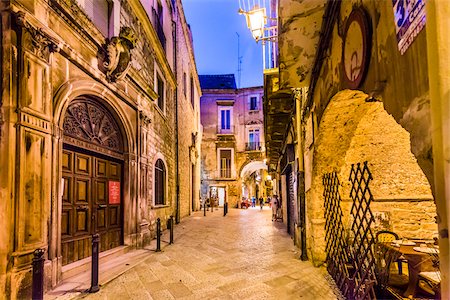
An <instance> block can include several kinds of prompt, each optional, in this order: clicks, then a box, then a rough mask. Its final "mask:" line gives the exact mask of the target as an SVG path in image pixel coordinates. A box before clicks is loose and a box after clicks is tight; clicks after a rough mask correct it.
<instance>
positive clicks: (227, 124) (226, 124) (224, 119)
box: [220, 109, 231, 129]
mask: <svg viewBox="0 0 450 300" xmlns="http://www.w3.org/2000/svg"><path fill="white" fill-rule="evenodd" d="M230 128H231V110H230V109H222V110H221V111H220V129H230Z"/></svg>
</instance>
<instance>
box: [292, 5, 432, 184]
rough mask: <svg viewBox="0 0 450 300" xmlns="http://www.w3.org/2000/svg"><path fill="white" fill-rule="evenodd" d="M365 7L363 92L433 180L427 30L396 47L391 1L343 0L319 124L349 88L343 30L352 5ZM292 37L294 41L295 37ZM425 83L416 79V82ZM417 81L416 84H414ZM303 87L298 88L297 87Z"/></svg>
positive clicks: (318, 107) (321, 90) (326, 66)
mask: <svg viewBox="0 0 450 300" xmlns="http://www.w3.org/2000/svg"><path fill="white" fill-rule="evenodd" d="M354 5H356V6H359V5H362V7H363V8H364V9H365V10H366V12H367V14H368V15H369V18H370V19H369V23H370V24H371V27H372V35H371V41H372V48H371V51H370V63H369V67H368V72H367V75H366V77H365V80H364V81H363V82H362V84H361V87H360V90H362V91H364V92H365V93H367V94H368V95H370V96H373V97H375V98H378V99H379V100H380V99H381V100H382V101H383V104H384V108H385V109H386V111H387V112H388V113H389V114H391V115H392V116H393V117H394V119H395V120H396V121H397V123H399V124H400V125H402V127H404V128H405V129H406V130H407V131H408V132H409V133H410V139H411V149H412V151H413V154H414V155H415V156H416V158H417V160H418V162H419V165H420V166H421V168H422V169H423V170H424V172H425V174H426V175H427V178H428V179H429V182H432V181H433V180H432V176H433V175H432V167H431V164H432V159H431V138H430V132H429V131H430V128H431V127H430V117H429V114H430V109H429V96H428V76H427V60H426V59H422V58H423V57H426V28H425V29H424V30H422V31H421V32H420V33H419V34H418V36H417V37H416V39H415V41H414V42H413V43H412V45H411V46H410V48H409V49H408V50H407V51H406V53H405V54H404V55H401V54H400V52H399V50H398V47H397V38H396V34H395V26H394V14H393V9H392V4H391V2H389V1H372V0H367V1H362V3H361V2H360V1H343V2H342V5H341V13H340V19H339V26H336V24H335V26H334V30H333V35H332V41H331V46H330V49H328V52H327V54H328V55H327V56H326V57H325V59H324V63H323V66H322V70H321V74H320V76H319V79H318V83H317V85H316V89H315V91H314V96H313V97H314V104H315V111H316V114H317V116H318V120H319V121H320V119H321V116H322V114H323V111H324V110H325V108H326V106H327V103H328V101H329V99H331V97H332V96H333V95H334V94H336V93H337V92H338V91H339V90H343V89H345V88H347V86H346V83H345V81H344V80H343V78H344V77H343V73H342V72H343V68H342V43H343V40H342V34H343V33H342V32H340V31H339V29H341V30H342V29H343V28H345V21H346V18H348V16H349V14H350V12H351V11H352V8H353V6H354ZM292 36H294V37H295V35H294V34H293V35H292ZM418 78H419V79H420V80H417V79H418ZM412 82H414V84H410V83H412ZM298 85H299V84H298Z"/></svg>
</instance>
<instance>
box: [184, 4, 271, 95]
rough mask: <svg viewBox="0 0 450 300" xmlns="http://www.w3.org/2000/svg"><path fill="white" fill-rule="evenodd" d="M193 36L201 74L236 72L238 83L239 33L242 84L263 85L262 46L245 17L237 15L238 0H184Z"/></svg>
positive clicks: (185, 11)
mask: <svg viewBox="0 0 450 300" xmlns="http://www.w3.org/2000/svg"><path fill="white" fill-rule="evenodd" d="M182 2H183V7H184V13H185V15H186V19H187V22H188V23H189V24H190V25H191V30H192V35H193V39H194V51H195V60H196V62H197V70H198V73H199V74H200V75H205V74H231V73H234V74H235V78H236V84H237V85H239V82H238V72H237V70H238V38H237V35H236V32H237V33H239V35H240V38H239V39H240V56H242V65H241V69H242V71H241V84H240V86H239V87H250V86H262V84H263V76H262V74H263V66H262V60H263V58H262V46H261V44H256V42H255V40H254V39H253V38H252V36H251V33H250V31H249V29H248V28H247V25H246V22H245V17H244V16H243V15H239V14H238V12H237V11H238V9H239V1H238V0H182Z"/></svg>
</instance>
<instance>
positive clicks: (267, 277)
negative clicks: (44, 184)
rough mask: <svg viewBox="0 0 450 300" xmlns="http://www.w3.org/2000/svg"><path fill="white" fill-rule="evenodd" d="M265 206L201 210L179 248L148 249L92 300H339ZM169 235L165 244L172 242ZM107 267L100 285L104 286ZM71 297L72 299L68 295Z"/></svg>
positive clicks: (178, 239)
mask: <svg viewBox="0 0 450 300" xmlns="http://www.w3.org/2000/svg"><path fill="white" fill-rule="evenodd" d="M270 218H271V210H269V208H268V207H265V209H264V210H263V211H260V210H259V208H256V209H255V208H253V209H252V208H250V209H248V210H237V209H231V210H230V211H229V213H228V215H227V216H226V217H224V216H223V210H221V209H219V210H215V211H214V212H213V213H211V212H209V211H208V212H207V216H206V217H204V216H203V212H196V213H194V214H193V215H192V216H191V217H189V218H186V219H184V220H183V222H182V223H180V224H179V225H177V226H176V227H175V243H174V244H173V245H168V244H166V243H163V246H162V252H161V253H155V252H153V251H147V253H148V254H147V255H145V256H143V257H142V256H141V259H140V261H141V262H139V263H138V264H137V265H136V266H135V267H133V268H131V269H130V270H128V271H126V272H125V273H124V274H122V275H121V276H119V277H117V278H116V279H114V280H112V281H110V282H108V283H106V284H103V285H102V286H101V288H100V291H99V292H97V293H95V294H90V295H89V294H85V293H82V292H81V293H78V294H77V296H78V297H86V296H87V298H88V299H300V298H301V299H337V296H336V295H335V294H334V293H335V292H334V290H335V289H334V288H333V284H330V282H331V280H330V279H329V278H330V276H329V275H328V274H327V272H326V270H325V269H324V268H315V267H313V266H312V264H311V262H310V261H307V262H303V261H300V260H299V259H298V256H299V253H298V252H297V251H296V250H295V247H294V246H293V244H292V240H291V238H290V237H289V235H288V234H286V230H285V225H283V224H282V223H281V222H271V220H270ZM166 235H167V232H165V235H164V237H163V238H162V240H166V241H167V240H168V237H167V236H166ZM102 274H103V273H102V267H101V266H100V283H102ZM64 298H66V299H67V298H70V297H64Z"/></svg>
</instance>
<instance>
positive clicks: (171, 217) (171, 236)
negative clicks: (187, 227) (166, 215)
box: [169, 216, 173, 244]
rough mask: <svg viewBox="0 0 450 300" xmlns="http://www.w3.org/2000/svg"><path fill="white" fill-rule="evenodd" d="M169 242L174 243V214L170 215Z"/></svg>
mask: <svg viewBox="0 0 450 300" xmlns="http://www.w3.org/2000/svg"><path fill="white" fill-rule="evenodd" d="M169 244H173V216H170V242H169Z"/></svg>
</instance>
